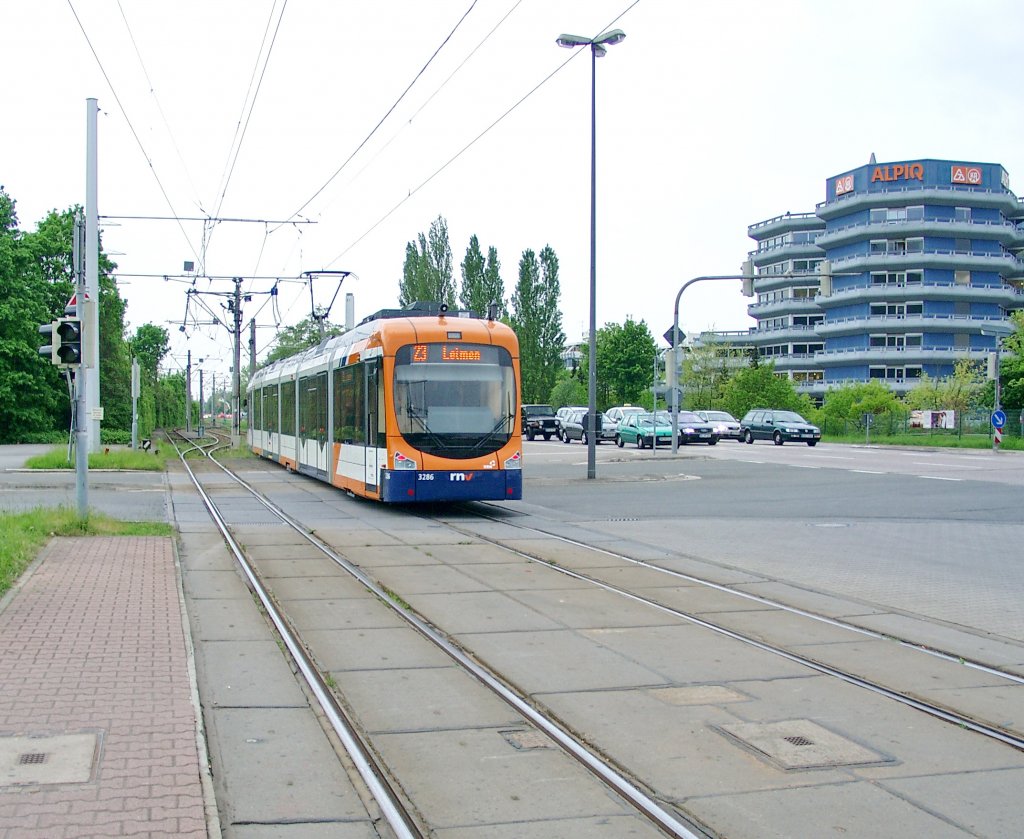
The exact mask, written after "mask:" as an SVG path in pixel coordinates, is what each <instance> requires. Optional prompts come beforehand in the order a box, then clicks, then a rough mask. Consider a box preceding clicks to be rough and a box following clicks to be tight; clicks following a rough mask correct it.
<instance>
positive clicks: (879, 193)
mask: <svg viewBox="0 0 1024 839" xmlns="http://www.w3.org/2000/svg"><path fill="white" fill-rule="evenodd" d="M916 204H941V205H944V206H952V207H986V208H991V209H995V210H999V211H1000V212H1001V213H1002V214H1003V215H1004V216H1006V217H1007V218H1017V217H1019V216H1020V214H1021V204H1020V202H1018V200H1017V198H1016V196H1015V195H1013V193H1011V192H1006V191H1005V190H1001V189H1000V190H995V189H981V188H980V187H968V186H953V185H952V184H950V185H949V186H923V185H922V186H907V187H892V188H889V189H880V190H876V191H874V192H851V193H848V194H846V195H840V196H839V197H838V198H830V199H829V200H828V201H823V202H822V203H820V204H818V205H817V209H816V212H815V215H817V216H818V218H820V219H824V220H826V221H827V220H828V219H833V218H840V217H842V216H845V215H848V214H849V213H854V212H857V211H858V210H865V209H870V208H872V207H909V206H911V205H916Z"/></svg>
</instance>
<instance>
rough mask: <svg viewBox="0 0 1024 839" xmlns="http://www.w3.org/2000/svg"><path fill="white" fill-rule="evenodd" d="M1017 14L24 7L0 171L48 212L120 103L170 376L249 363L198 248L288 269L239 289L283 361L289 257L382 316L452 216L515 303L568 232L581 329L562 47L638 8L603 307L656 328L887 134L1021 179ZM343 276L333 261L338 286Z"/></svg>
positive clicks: (603, 154) (966, 9)
mask: <svg viewBox="0 0 1024 839" xmlns="http://www.w3.org/2000/svg"><path fill="white" fill-rule="evenodd" d="M460 21H461V22H460ZM1022 23H1024V4H1021V3H1019V2H1015V0H987V2H986V1H985V0H982V1H981V2H975V3H972V4H966V3H963V2H952V0H921V1H920V2H915V0H895V2H894V0H885V2H879V1H878V0H858V2H831V1H830V0H826V1H824V2H823V0H807V2H802V1H801V0H788V1H787V0H776V1H775V2H764V0H736V2H726V0H718V2H699V3H698V2H683V0H638V2H633V0H574V1H573V2H570V1H569V0H476V2H474V0H431V2H423V0H390V2H389V0H375V1H374V2H365V1H364V2H351V0H347V1H346V2H343V1H342V0H276V2H275V0H244V2H243V0H223V1H218V2H214V0H175V2H173V3H155V2H152V0H31V2H29V1H28V0H24V2H14V0H3V2H2V3H0V32H3V33H4V36H5V37H4V58H5V69H6V74H5V75H6V79H5V84H4V92H3V102H4V106H5V107H4V114H5V119H4V121H3V122H4V125H3V130H2V131H0V185H3V186H4V187H5V188H6V190H7V192H8V194H9V195H10V196H11V197H12V198H14V199H15V201H16V202H17V210H18V216H19V221H20V226H21V228H22V229H23V230H33V229H35V226H36V224H37V223H38V222H39V221H40V220H41V219H42V218H43V217H44V216H45V214H46V213H47V212H48V211H49V210H51V209H58V210H64V209H66V208H68V207H69V206H72V205H74V204H84V203H85V136H86V100H87V99H88V98H90V97H94V98H96V99H98V100H99V106H100V116H99V212H100V215H101V216H107V217H111V218H107V219H105V220H104V221H103V228H102V230H103V234H102V235H103V243H104V247H105V249H106V251H107V252H108V253H109V254H111V256H112V258H113V259H114V260H115V261H116V262H117V263H118V266H119V271H118V284H119V287H120V289H121V294H122V296H123V297H124V298H125V299H126V300H127V302H128V313H127V316H128V319H129V325H130V329H131V331H134V329H135V328H136V327H137V326H139V325H141V324H143V323H147V322H152V323H156V324H159V325H162V326H166V327H167V328H168V329H169V331H170V333H171V338H172V348H173V356H174V357H173V358H172V359H169V360H168V364H169V366H171V367H174V366H177V365H183V364H184V353H185V350H186V349H189V348H190V349H191V350H192V352H193V356H194V357H195V358H198V357H206V358H210V359H213V360H212V361H209V362H207V365H206V366H207V369H210V370H213V371H216V372H227V369H228V366H229V364H230V350H229V335H228V333H227V332H226V331H225V330H224V329H223V328H218V327H214V326H208V325H201V324H200V325H193V324H192V323H191V317H190V322H189V324H188V327H189V328H188V330H187V331H186V332H184V333H182V332H180V331H179V329H178V326H179V325H180V324H181V323H182V321H183V319H184V317H185V301H186V295H185V290H186V288H187V287H188V286H187V285H186V284H185V283H183V282H181V281H177V280H173V279H172V280H165V279H163V276H164V275H180V274H181V273H182V267H183V263H184V262H185V261H186V260H189V261H193V262H195V263H196V264H197V266H205V273H206V274H208V275H214V276H221V277H224V276H245V277H253V276H255V277H264V278H268V279H247V280H246V282H245V286H244V288H245V289H246V290H247V291H250V292H253V293H254V296H253V298H252V301H251V302H250V303H247V304H246V307H245V321H246V322H247V321H248V320H249V319H250V318H251V317H252V315H254V314H256V313H257V310H259V313H258V315H257V323H258V324H259V327H260V328H259V330H258V332H257V344H258V346H259V347H260V350H261V354H262V353H263V352H265V351H266V348H267V347H269V345H270V344H271V342H272V340H273V337H274V334H275V328H274V327H275V325H290V324H294V323H296V322H297V321H299V320H301V319H302V318H304V317H308V316H309V310H310V292H309V288H308V287H307V286H304V285H302V284H301V283H300V282H294V281H287V282H281V283H280V285H279V288H280V295H279V298H278V306H277V310H276V311H275V310H274V307H273V306H272V305H264V304H265V303H267V300H268V297H267V296H266V295H263V294H260V293H261V292H267V291H269V289H270V288H271V286H272V285H273V284H274V280H273V279H269V278H270V277H282V278H294V277H297V276H299V275H300V274H301V273H302V272H303V271H314V270H317V269H331V270H347V271H353V272H354V273H355V274H356V275H357V276H358V279H355V278H350V279H349V280H346V281H345V284H344V285H343V286H342V293H341V295H339V297H338V302H337V303H336V304H335V308H334V309H333V310H332V312H331V319H332V320H334V321H337V322H341V321H343V319H344V304H343V298H344V292H346V291H349V292H352V293H354V295H355V301H356V317H357V319H360V318H362V317H363V316H365V315H367V314H370V313H371V312H373V311H376V310H377V309H380V308H384V307H389V306H395V305H397V298H398V284H399V279H400V277H401V274H402V263H403V260H404V256H405V245H406V243H407V242H409V241H410V240H413V239H415V238H416V236H417V234H418V233H420V232H426V231H427V229H428V228H429V226H430V224H431V222H432V221H433V220H434V219H436V218H437V217H438V216H439V215H442V216H444V217H445V218H446V219H447V222H448V231H449V236H450V240H451V245H452V251H453V256H454V262H455V273H456V280H457V281H458V279H459V268H458V264H459V263H460V262H461V261H462V259H463V256H464V254H465V250H466V246H467V244H468V242H469V238H470V236H471V235H472V234H476V235H477V236H478V237H479V239H480V243H481V246H482V248H484V249H485V250H486V248H487V247H488V246H490V245H493V246H494V247H496V248H497V250H498V255H499V258H500V259H501V262H502V276H503V278H504V280H505V287H506V291H507V293H508V294H509V295H511V292H512V290H513V289H514V286H515V282H516V278H517V275H518V263H519V259H520V256H521V254H522V252H523V250H524V249H527V248H532V249H533V250H534V251H539V250H540V249H541V248H542V247H544V245H546V244H550V245H551V246H552V247H553V248H554V249H555V251H556V253H557V254H558V257H559V261H560V276H561V284H562V310H563V315H564V327H565V331H566V333H567V335H568V336H569V337H570V339H575V338H579V337H580V336H581V335H582V334H583V332H584V330H585V328H586V324H587V318H588V299H589V271H590V130H591V122H590V83H591V66H590V64H591V62H590V55H589V52H588V51H586V50H575V51H569V50H565V49H560V48H559V47H558V46H557V45H556V44H555V39H556V37H557V36H558V35H559V34H560V33H563V32H567V33H572V34H577V35H582V36H587V37H591V36H594V35H597V34H598V33H600V32H602V31H604V30H605V29H608V28H621V29H622V30H623V31H624V32H625V33H626V40H625V41H623V42H622V43H621V44H619V45H617V46H613V47H611V48H609V51H608V55H607V56H606V57H604V58H603V59H600V60H599V61H598V63H597V165H598V171H597V207H598V215H597V257H598V261H597V281H598V303H597V307H598V323H599V324H602V323H605V322H608V321H614V322H618V323H621V322H623V320H624V319H625V318H626V317H628V316H631V317H633V318H634V319H636V320H641V319H643V320H645V321H646V322H647V323H648V324H649V325H650V327H651V329H652V331H653V332H654V334H655V335H656V336H660V335H661V334H662V333H663V332H664V331H665V330H666V329H667V328H668V327H669V326H670V325H671V322H672V303H673V300H674V298H675V294H676V292H677V291H678V289H679V287H680V286H681V285H682V284H683V283H684V282H685V281H686V280H687V279H689V278H691V277H694V276H697V275H701V274H721V273H733V272H735V271H737V270H738V268H739V266H740V263H741V262H742V261H743V260H744V259H745V257H746V254H747V251H748V250H750V248H751V246H752V244H753V242H752V240H750V239H749V238H748V237H747V235H746V230H747V226H748V225H749V224H751V223H753V222H756V221H760V220H762V219H766V218H770V217H772V216H775V215H779V214H781V213H785V212H787V211H791V212H794V213H795V212H806V211H812V210H813V209H814V207H815V205H816V204H817V203H819V202H821V201H823V200H824V198H825V194H824V184H825V179H826V178H827V177H828V176H830V175H835V174H838V173H840V172H843V171H845V170H847V169H851V168H853V167H856V166H860V165H862V164H864V163H866V162H867V160H868V158H869V156H870V155H871V153H872V152H874V153H875V155H876V156H877V158H878V161H879V162H884V161H899V160H908V159H919V158H927V157H931V158H941V159H953V160H964V161H981V162H998V163H1002V164H1003V166H1004V167H1005V168H1006V169H1007V171H1008V172H1009V174H1010V185H1011V188H1012V189H1015V191H1018V192H1024V187H1022V186H1021V184H1024V146H1022V144H1021V139H1020V138H1021V137H1022V136H1024V125H1022V121H1024V116H1022V114H1024V108H1022V107H1021V97H1020V83H1019V79H1018V76H1019V74H1018V73H1017V72H1016V68H1017V65H1018V61H1019V45H1020V43H1021V37H1022V34H1024V33H1022V28H1024V27H1022ZM449 36H450V37H449ZM446 39H447V40H446ZM435 52H436V56H435ZM432 56H434V57H433V59H432ZM424 67H426V69H424ZM421 71H422V73H421ZM418 74H419V75H418ZM410 85H411V87H410ZM407 88H409V89H408V92H405V93H404V96H403V92H404V91H406V89H407ZM399 100H400V101H399ZM396 103H397V104H396ZM392 108H393V110H392ZM382 120H383V121H382ZM378 123H380V125H379V127H377V126H378ZM128 216H154V217H156V216H159V217H177V218H178V219H181V220H180V221H174V220H171V221H158V220H136V219H129V218H126V217H128ZM114 217H118V218H114ZM186 217H189V218H192V217H218V218H224V219H228V218H230V219H255V220H268V221H296V220H300V219H301V220H308V221H311V222H316V223H315V224H308V225H301V226H300V225H295V224H291V223H289V224H262V223H241V222H227V221H226V222H223V223H220V224H218V225H216V226H214V227H212V228H210V227H206V228H205V233H206V235H205V241H204V225H203V223H202V222H201V221H186V220H184V219H185V218H186ZM144 275H152V276H144ZM195 287H196V288H197V289H198V290H200V291H223V292H226V291H229V290H231V288H232V285H231V283H230V282H225V281H214V282H211V281H208V280H205V279H202V280H199V281H198V282H197V284H196V286H195ZM335 288H336V283H335V281H334V280H333V279H331V278H322V279H320V280H317V281H316V282H315V283H314V293H315V294H316V298H317V299H316V302H317V304H320V305H322V304H326V303H327V302H329V300H330V297H331V296H332V295H333V294H334V291H335ZM205 299H206V301H207V302H208V304H209V305H210V306H211V307H212V308H214V309H215V310H217V311H219V305H220V298H215V297H207V298H205ZM747 302H748V301H747V300H746V299H745V298H743V297H742V296H741V295H740V290H739V283H738V282H737V283H735V284H733V283H727V282H722V283H705V284H700V285H697V286H694V287H693V288H691V289H690V290H688V291H687V292H686V295H685V296H684V298H683V301H682V316H681V327H682V328H683V329H684V330H686V331H690V332H693V331H698V330H702V329H745V328H747V327H748V326H750V325H752V323H753V321H751V320H750V319H749V318H748V316H747V315H746V304H747ZM261 306H262V307H263V308H262V309H261V308H260V307H261ZM196 316H197V317H198V318H199V319H200V320H209V316H208V315H205V314H204V313H202V312H199V311H198V310H197V311H196Z"/></svg>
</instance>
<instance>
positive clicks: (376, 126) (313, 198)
mask: <svg viewBox="0 0 1024 839" xmlns="http://www.w3.org/2000/svg"><path fill="white" fill-rule="evenodd" d="M69 2H70V0H69ZM476 4H477V0H473V2H472V3H470V6H469V8H468V9H466V11H465V13H464V14H463V15H462V17H461V18H459V22H458V23H456V24H455V27H454V28H453V29H452V31H451V32H449V33H448V36H447V37H446V38H445V39H444V40H443V41H442V42H441V44H440V46H438V48H437V49H436V50H434V54H433V55H431V56H430V58H429V59H428V60H427V63H426V64H424V65H423V67H422V68H420V71H419V72H418V73H417V74H416V75H415V76H414V77H413V80H412V81H411V82H409V84H408V86H407V87H406V88H405V90H403V91H402V93H401V95H400V96H399V97H398V98H397V99H396V100H395V101H394V104H392V105H391V107H390V108H388V110H387V113H385V114H384V116H382V117H381V118H380V121H379V122H378V123H377V124H376V125H375V126H374V127H373V129H372V130H371V131H370V133H369V134H367V135H366V137H365V138H364V139H363V141H362V142H361V143H360V144H359V145H358V146H356V149H355V151H353V152H352V154H350V155H349V156H348V158H346V160H345V162H344V163H342V164H341V166H339V167H338V168H337V170H336V171H335V172H334V174H333V175H331V176H330V177H329V178H328V179H327V180H326V181H324V183H323V185H322V186H321V187H320V188H319V189H318V190H317V191H316V192H314V193H313V194H312V195H311V196H310V197H309V198H307V199H306V201H305V203H303V204H302V206H300V207H299V208H298V209H297V210H296V211H295V212H293V213H292V214H291V215H290V216H288V220H289V221H290V220H291V219H293V218H295V217H296V216H297V215H299V213H301V212H302V211H303V210H304V209H306V207H308V206H309V205H310V204H312V203H313V201H314V200H316V198H317V196H318V195H320V193H321V192H323V191H324V190H325V189H327V187H328V186H330V184H331V183H332V182H333V181H334V179H335V178H336V177H338V175H340V174H341V173H342V171H343V170H344V169H345V167H346V166H348V164H349V163H350V162H351V161H352V158H354V157H355V156H356V155H357V154H359V152H360V150H361V149H362V148H363V146H365V145H366V144H367V143H368V142H369V141H370V138H371V137H373V135H374V134H376V133H377V129H378V128H380V127H381V126H382V125H383V124H384V121H385V120H386V119H387V118H388V117H389V116H391V114H392V113H393V112H394V110H395V108H397V107H398V105H399V103H401V101H402V100H403V99H404V98H405V96H406V94H407V93H408V92H409V91H410V90H412V87H413V85H415V84H416V82H417V81H419V78H420V76H422V75H423V74H424V73H425V72H426V70H427V68H428V67H429V66H430V65H431V63H432V62H433V61H434V59H435V58H437V56H438V54H439V53H440V52H441V50H442V49H444V47H445V45H446V44H447V43H448V42H449V41H450V40H451V38H452V36H453V35H454V34H455V33H456V32H457V31H458V29H459V27H460V26H462V23H463V22H464V21H465V20H466V18H467V17H469V13H470V12H471V11H473V8H474V7H475V6H476Z"/></svg>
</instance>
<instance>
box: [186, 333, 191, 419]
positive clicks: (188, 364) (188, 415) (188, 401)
mask: <svg viewBox="0 0 1024 839" xmlns="http://www.w3.org/2000/svg"><path fill="white" fill-rule="evenodd" d="M191 430H192V350H189V351H188V361H186V362H185V432H186V433H188V432H190V431H191Z"/></svg>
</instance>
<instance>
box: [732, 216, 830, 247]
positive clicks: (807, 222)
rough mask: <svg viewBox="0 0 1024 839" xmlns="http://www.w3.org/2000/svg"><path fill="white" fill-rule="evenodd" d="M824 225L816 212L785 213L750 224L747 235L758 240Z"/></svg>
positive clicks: (814, 228)
mask: <svg viewBox="0 0 1024 839" xmlns="http://www.w3.org/2000/svg"><path fill="white" fill-rule="evenodd" d="M824 226H825V225H824V224H823V223H822V221H821V219H820V218H818V216H817V214H816V213H785V214H784V215H781V216H775V218H770V219H765V220H764V221H759V222H757V223H756V224H752V225H750V226H749V227H748V228H747V235H748V236H749V237H750V238H751V239H756V240H757V241H760V240H761V239H769V238H771V237H772V236H780V235H782V234H783V233H790V232H792V231H796V230H818V229H819V228H824Z"/></svg>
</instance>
